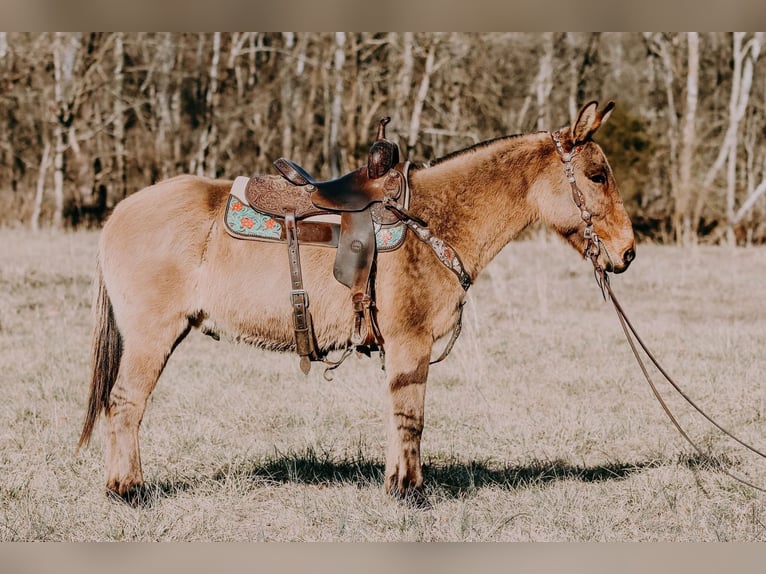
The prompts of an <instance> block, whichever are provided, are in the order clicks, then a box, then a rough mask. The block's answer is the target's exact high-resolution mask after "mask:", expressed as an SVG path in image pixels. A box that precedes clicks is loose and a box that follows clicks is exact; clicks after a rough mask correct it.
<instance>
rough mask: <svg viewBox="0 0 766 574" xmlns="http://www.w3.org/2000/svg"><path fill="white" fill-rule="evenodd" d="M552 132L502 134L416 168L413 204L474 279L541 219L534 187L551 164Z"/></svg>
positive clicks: (411, 180) (413, 183) (415, 211)
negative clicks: (511, 243) (533, 198)
mask: <svg viewBox="0 0 766 574" xmlns="http://www.w3.org/2000/svg"><path fill="white" fill-rule="evenodd" d="M552 154H555V148H554V147H553V144H552V142H551V138H550V135H549V134H548V133H537V134H529V135H524V136H512V137H507V138H500V139H498V140H495V141H492V142H490V143H487V144H480V145H478V146H474V147H473V148H468V149H467V150H464V151H462V152H459V153H457V154H453V155H452V156H448V157H447V158H445V159H444V160H439V161H437V162H436V163H435V164H434V165H432V166H430V167H423V168H419V169H416V170H414V171H413V172H411V177H410V186H411V188H412V201H411V207H412V211H413V213H414V214H416V215H418V216H419V217H421V218H422V219H423V220H425V221H426V222H427V223H428V225H429V227H430V228H431V231H432V232H433V233H434V234H435V235H436V236H438V237H440V238H442V239H444V240H446V241H447V242H449V243H450V244H451V245H452V246H453V247H454V248H455V249H456V250H457V252H458V254H459V255H460V257H461V259H462V261H463V264H464V265H465V267H466V270H467V271H468V273H469V274H470V276H471V277H472V278H474V279H475V278H476V276H477V275H478V274H479V273H480V272H481V270H482V269H484V267H486V266H487V264H488V263H489V262H490V261H491V260H492V259H493V258H494V257H495V256H496V255H497V254H498V253H499V252H500V250H501V249H502V248H503V247H505V245H506V244H508V243H509V242H510V241H511V240H513V239H514V238H515V237H517V236H518V235H519V234H520V233H521V232H522V231H523V230H524V229H525V228H526V227H528V226H529V225H530V224H531V223H533V222H535V221H537V220H538V219H539V218H540V215H539V212H538V209H537V207H536V206H535V205H534V202H532V201H531V200H530V190H531V189H532V187H533V186H534V185H535V183H536V182H537V181H538V180H539V179H540V178H541V177H542V176H543V175H544V173H543V172H544V171H545V170H547V169H549V167H548V166H550V165H552V162H551V155H552Z"/></svg>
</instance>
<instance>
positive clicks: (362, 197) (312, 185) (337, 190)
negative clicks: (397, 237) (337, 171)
mask: <svg viewBox="0 0 766 574" xmlns="http://www.w3.org/2000/svg"><path fill="white" fill-rule="evenodd" d="M274 166H275V167H276V168H277V169H278V170H279V172H280V173H281V174H282V176H283V177H284V178H285V179H286V180H287V181H289V182H290V183H292V184H293V185H295V186H298V187H303V188H305V189H306V191H308V192H309V193H311V202H312V203H313V204H314V206H315V207H317V208H319V209H325V210H327V211H331V212H343V211H363V210H365V209H367V208H368V207H370V206H371V205H372V204H373V203H375V202H381V201H383V200H384V199H385V197H386V196H390V197H393V198H394V199H396V198H398V197H399V191H400V173H399V172H398V171H397V170H396V169H393V166H391V168H392V169H391V170H390V171H389V172H388V173H387V174H386V176H385V177H378V178H375V179H372V178H370V177H369V175H368V169H367V168H366V167H360V168H358V169H355V170H354V171H352V172H350V173H347V174H346V175H344V176H342V177H339V178H337V179H333V180H330V181H316V180H315V179H314V178H313V177H311V176H310V175H309V174H308V172H306V170H305V169H303V168H302V167H301V166H299V165H298V164H296V163H295V162H293V161H290V160H289V159H285V158H280V159H278V160H276V161H275V162H274Z"/></svg>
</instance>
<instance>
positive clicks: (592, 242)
mask: <svg viewBox="0 0 766 574" xmlns="http://www.w3.org/2000/svg"><path fill="white" fill-rule="evenodd" d="M551 138H552V139H553V142H554V145H555V146H556V151H557V152H558V154H559V156H560V157H561V161H562V163H563V164H564V172H565V173H566V176H567V180H568V181H569V184H570V186H571V187H572V197H573V199H574V202H575V205H577V207H578V209H580V215H581V217H582V219H583V221H584V222H585V224H586V227H585V229H584V231H583V238H584V239H585V249H584V253H583V255H584V256H585V257H586V258H587V259H589V260H590V262H591V264H592V265H593V273H594V275H595V278H596V283H597V284H598V286H599V288H600V289H601V295H602V296H603V297H604V299H605V300H606V297H607V295H608V296H609V301H610V302H611V303H612V306H613V307H614V310H615V313H616V314H617V318H618V319H619V321H620V326H621V327H622V330H623V332H624V333H625V338H626V339H627V341H628V344H629V345H630V350H631V351H632V352H633V356H634V357H635V358H636V361H637V362H638V365H639V367H640V368H641V372H642V373H643V375H644V378H645V379H646V382H647V383H649V387H650V388H651V389H652V393H653V394H654V397H655V398H656V399H657V402H659V404H660V406H661V407H662V410H663V411H664V412H665V414H666V415H667V416H668V418H669V419H670V422H671V423H673V426H675V427H676V429H677V430H678V432H679V433H680V434H681V436H682V437H683V438H684V439H685V440H686V442H688V443H689V444H690V445H691V446H692V447H693V448H694V450H695V451H697V453H698V454H699V455H700V457H702V458H703V459H706V458H709V455H707V454H705V452H704V451H703V450H702V449H701V448H700V447H699V446H698V445H697V444H696V443H695V442H694V441H693V440H692V439H691V437H690V436H689V434H688V433H687V432H686V431H685V430H684V429H683V427H682V426H681V424H680V423H679V422H678V419H677V418H676V417H675V415H673V413H672V412H671V410H670V407H668V405H667V403H666V402H665V400H664V399H663V398H662V395H660V392H659V390H658V389H657V386H656V385H655V384H654V381H653V380H652V378H651V376H650V375H649V371H648V370H647V368H646V364H645V363H644V361H643V359H642V358H641V355H640V353H639V352H638V348H637V346H636V343H637V344H638V346H640V347H641V349H643V351H644V353H646V356H647V357H648V358H649V360H650V361H651V363H652V364H653V365H654V366H655V367H656V368H657V370H658V371H659V372H660V373H661V374H662V376H663V377H664V378H665V380H666V381H667V382H668V383H670V385H671V386H672V387H673V388H674V389H675V390H676V391H677V392H678V394H680V395H681V397H682V398H683V399H684V400H685V401H686V402H687V403H688V404H689V405H690V406H691V407H692V408H694V410H696V411H697V412H698V413H699V414H701V415H702V416H703V417H704V418H705V419H706V420H707V421H708V422H709V423H711V424H712V425H713V426H715V427H716V428H717V429H718V430H720V431H721V432H722V433H724V434H725V435H726V436H728V437H729V438H731V439H733V440H734V441H736V442H737V443H739V444H740V445H742V446H743V447H745V448H746V449H747V450H749V451H751V452H753V453H755V454H757V455H758V456H760V457H763V458H766V454H764V453H763V452H762V451H760V450H758V449H757V448H755V447H754V446H752V445H750V444H748V443H746V442H745V441H743V440H741V439H740V438H738V437H736V436H734V434H732V433H731V432H730V431H728V430H727V429H725V428H724V427H723V426H721V425H720V424H718V423H717V422H716V421H715V420H714V419H713V418H712V417H711V416H710V415H708V414H707V413H706V412H705V411H703V410H702V409H701V408H700V407H699V406H698V405H697V404H696V403H695V402H694V401H693V400H692V399H691V398H690V397H689V396H688V395H687V394H686V393H685V392H684V391H683V390H682V389H681V387H680V386H679V385H678V383H676V382H675V381H674V380H673V378H672V377H671V376H670V375H669V374H668V372H667V371H666V370H665V369H664V368H663V367H662V365H660V363H659V362H658V361H657V359H656V358H655V356H654V355H653V354H652V352H651V351H650V350H649V349H648V348H647V346H646V344H645V343H644V342H643V340H642V339H641V337H640V336H639V335H638V333H637V332H636V329H635V327H633V324H632V323H631V322H630V319H628V316H627V315H626V314H625V310H624V309H623V308H622V305H620V302H619V301H618V300H617V297H616V296H615V294H614V291H612V286H611V285H610V283H609V276H608V275H607V274H606V270H605V269H604V268H603V267H602V266H601V264H600V263H599V262H598V256H599V254H600V252H601V248H602V246H603V245H602V243H601V239H600V238H599V237H598V235H597V234H596V232H595V231H594V230H593V222H592V220H591V214H590V212H588V210H587V209H586V207H585V196H584V195H583V193H582V191H581V190H580V189H579V188H578V187H577V182H576V180H575V177H574V168H573V167H572V163H571V162H572V159H573V158H574V156H575V155H576V153H577V151H578V150H579V147H578V146H576V145H575V146H574V147H573V148H572V149H571V150H570V151H569V152H565V151H564V148H563V144H562V143H561V133H560V132H553V133H551ZM605 252H606V250H605ZM607 255H608V253H607ZM634 339H635V341H634ZM718 470H720V471H721V472H723V473H724V474H726V475H727V476H729V477H730V478H733V479H734V480H736V481H737V482H740V483H742V484H744V485H746V486H749V487H750V488H753V489H755V490H759V491H761V492H766V488H763V487H761V486H757V485H755V484H753V483H752V482H750V481H748V480H747V479H744V478H742V477H741V476H738V475H736V474H734V473H732V472H731V471H729V470H727V469H725V468H723V467H720V466H719V468H718Z"/></svg>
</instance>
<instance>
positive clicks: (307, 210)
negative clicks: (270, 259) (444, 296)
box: [226, 117, 471, 374]
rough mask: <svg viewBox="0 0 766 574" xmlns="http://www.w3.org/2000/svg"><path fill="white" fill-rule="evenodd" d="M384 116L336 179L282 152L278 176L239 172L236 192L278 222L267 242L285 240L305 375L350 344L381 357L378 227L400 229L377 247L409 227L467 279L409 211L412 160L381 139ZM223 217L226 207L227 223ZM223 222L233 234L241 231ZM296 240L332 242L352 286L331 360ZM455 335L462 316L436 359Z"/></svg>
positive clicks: (339, 275)
mask: <svg viewBox="0 0 766 574" xmlns="http://www.w3.org/2000/svg"><path fill="white" fill-rule="evenodd" d="M389 121H390V118H388V117H386V118H383V119H381V120H380V122H379V124H378V131H377V136H376V138H375V141H374V142H373V143H372V146H371V147H370V151H369V154H368V158H367V165H366V166H362V167H360V168H358V169H355V170H354V171H352V172H350V173H347V174H346V175H344V176H342V177H339V178H338V179H334V180H331V181H317V180H316V179H314V178H313V177H312V176H311V175H309V174H308V173H307V172H306V170H305V169H303V168H302V167H301V166H299V165H297V164H296V163H294V162H292V161H290V160H288V159H285V158H280V159H278V160H276V161H275V162H274V166H275V167H276V168H277V170H278V171H279V173H280V174H281V176H282V177H281V178H280V177H275V176H268V175H256V176H253V177H251V178H249V179H247V178H241V179H243V180H244V179H247V184H246V187H245V188H244V194H243V195H244V197H242V196H241V195H238V196H237V197H242V199H243V200H244V201H246V203H248V204H249V207H251V208H252V209H253V210H255V212H256V213H259V214H261V215H263V216H264V217H268V218H273V220H274V221H271V222H270V223H272V224H273V225H274V226H283V229H280V230H279V232H278V233H276V235H274V236H273V238H272V240H276V241H286V242H287V247H288V258H289V264H290V279H291V284H292V289H291V291H290V301H291V304H292V313H293V330H294V334H295V346H296V350H297V352H298V355H299V356H300V358H301V363H300V365H301V370H302V371H303V372H304V373H306V374H308V372H309V370H310V368H311V362H312V361H322V362H324V363H325V364H327V365H329V367H328V370H329V369H334V368H336V367H337V366H338V365H340V363H341V362H343V360H344V359H345V358H346V357H347V356H348V355H349V354H351V352H352V351H354V350H356V351H358V352H360V353H364V354H366V355H368V356H369V355H370V353H371V352H372V351H380V353H381V356H382V355H383V338H382V336H381V334H380V330H379V329H378V325H377V323H376V320H375V311H376V310H375V293H374V285H375V263H376V255H377V253H378V237H377V236H376V229H378V230H379V229H381V228H382V227H384V226H389V228H393V227H395V226H399V227H402V229H401V231H400V232H399V233H398V237H399V239H398V240H396V241H394V242H391V243H390V244H386V245H381V247H380V250H381V251H382V250H384V249H385V250H389V251H390V250H393V249H396V248H398V247H399V246H400V245H401V244H402V243H403V242H404V239H405V231H404V230H405V229H407V228H409V229H410V230H411V231H413V233H414V234H415V236H416V237H417V238H418V239H420V240H421V241H423V242H424V243H426V244H428V245H429V246H430V247H431V249H432V250H433V251H434V253H435V254H436V256H437V257H438V258H439V260H440V261H441V262H442V263H443V264H444V265H445V266H446V267H447V268H449V269H450V270H451V271H452V272H453V273H455V275H456V276H457V277H458V280H459V281H460V284H461V286H462V287H463V289H466V290H467V289H468V287H469V286H470V284H471V278H470V277H469V275H468V273H467V272H466V271H465V269H464V268H463V265H462V262H461V261H460V258H459V257H458V255H457V253H456V252H455V250H454V249H453V248H452V247H451V246H450V245H449V244H447V242H445V241H443V240H441V239H439V238H437V237H435V236H433V235H432V234H431V231H430V230H429V229H428V225H427V224H426V223H425V222H424V221H422V220H420V219H419V218H417V217H415V216H414V215H412V214H410V213H409V212H408V211H407V209H408V207H409V185H408V172H409V167H410V163H409V162H405V163H400V161H399V148H398V147H397V145H396V144H395V143H393V142H391V141H389V140H387V139H386V124H388V123H389ZM235 185H236V184H235ZM232 199H233V198H232ZM235 204H236V202H235ZM230 205H231V204H230ZM228 215H229V214H228V210H227V216H226V217H227V223H228ZM328 215H329V216H334V217H335V218H336V220H337V217H338V216H339V217H340V226H338V225H337V223H334V222H328V221H326V216H328ZM318 220H319V221H318ZM403 226H406V227H403ZM227 228H228V230H229V232H230V233H232V235H234V236H235V237H243V236H244V235H243V234H242V233H237V232H236V231H235V230H233V229H231V227H227ZM391 235H392V234H391ZM248 238H252V237H248ZM300 243H309V244H315V245H326V246H333V247H337V253H336V255H335V263H334V266H333V275H334V276H335V278H336V279H337V280H338V281H339V282H340V283H342V284H343V285H345V286H346V287H348V288H349V289H350V290H351V302H352V305H353V310H354V324H353V328H352V331H351V337H350V339H349V344H348V345H347V347H346V349H345V351H344V353H343V355H342V356H341V358H340V359H339V360H338V361H335V362H333V361H329V360H327V359H326V357H325V353H323V352H322V351H321V350H320V349H319V348H318V345H317V341H316V337H315V335H314V328H313V325H312V320H311V314H310V312H309V297H308V294H307V293H306V290H305V289H304V286H303V276H302V273H301V261H300V252H299V244H300ZM461 310H462V307H461ZM461 315H462V313H461ZM459 333H460V319H458V323H457V324H456V326H455V330H454V332H453V337H452V339H451V340H450V342H449V344H448V346H447V349H446V351H445V352H444V353H442V356H441V357H440V358H439V359H437V361H435V362H438V361H440V360H442V359H444V358H445V357H446V355H447V353H449V350H450V349H451V348H452V345H453V344H454V342H455V339H457V336H458V334H459Z"/></svg>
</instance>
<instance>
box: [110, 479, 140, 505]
mask: <svg viewBox="0 0 766 574" xmlns="http://www.w3.org/2000/svg"><path fill="white" fill-rule="evenodd" d="M106 496H107V498H109V499H111V500H115V501H119V502H124V503H125V504H127V505H128V506H132V507H138V506H144V505H145V504H146V502H147V501H148V500H149V491H148V490H147V489H146V487H145V486H144V484H143V483H138V484H132V485H130V486H125V485H115V486H112V485H107V487H106Z"/></svg>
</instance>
